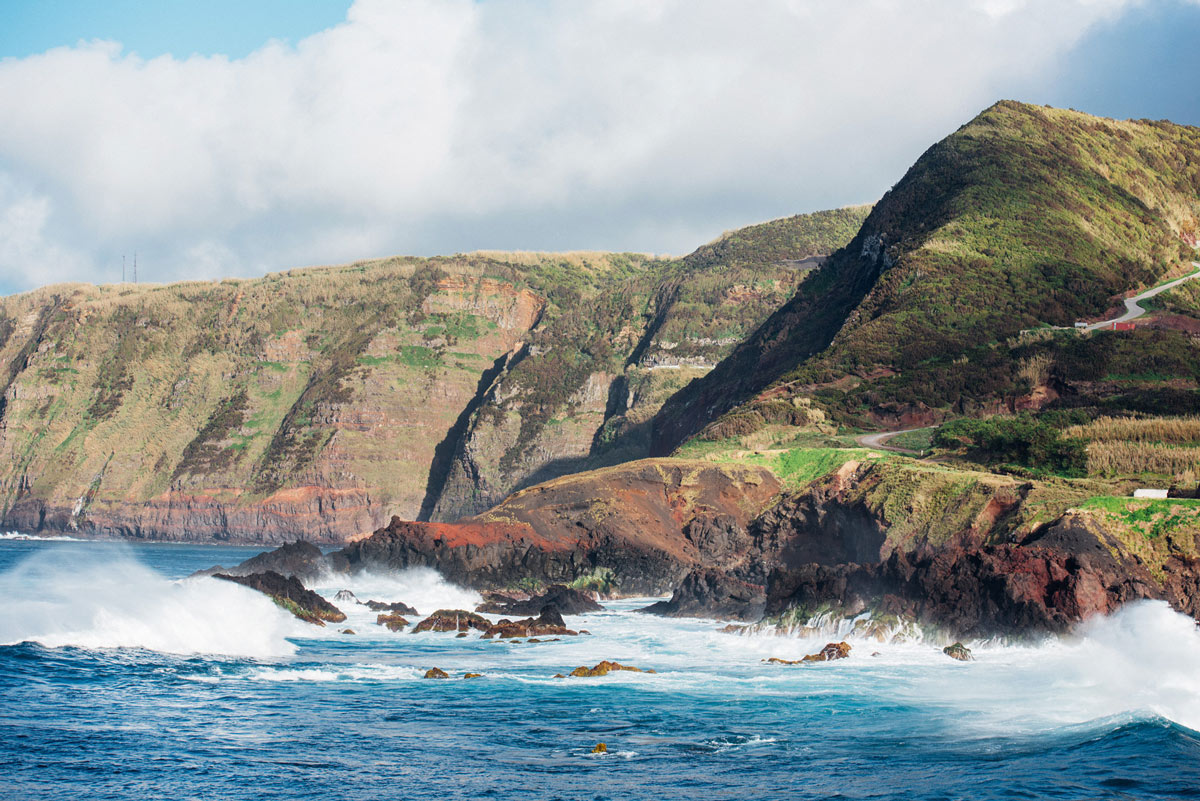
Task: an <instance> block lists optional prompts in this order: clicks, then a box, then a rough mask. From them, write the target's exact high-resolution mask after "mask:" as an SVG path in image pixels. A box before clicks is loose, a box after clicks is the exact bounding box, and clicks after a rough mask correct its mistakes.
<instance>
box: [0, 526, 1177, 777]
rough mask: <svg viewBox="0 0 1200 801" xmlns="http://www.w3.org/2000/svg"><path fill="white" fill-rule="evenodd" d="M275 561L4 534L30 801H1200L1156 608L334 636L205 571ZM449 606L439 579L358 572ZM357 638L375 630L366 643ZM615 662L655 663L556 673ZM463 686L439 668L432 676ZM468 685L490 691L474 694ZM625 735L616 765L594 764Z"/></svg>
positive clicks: (224, 552) (397, 591) (21, 772)
mask: <svg viewBox="0 0 1200 801" xmlns="http://www.w3.org/2000/svg"><path fill="white" fill-rule="evenodd" d="M253 552H254V551H253V550H245V549H233V548H218V547H198V546H179V545H139V546H117V545H112V544H103V543H77V542H25V541H13V540H2V541H0V600H2V601H3V606H2V607H0V609H3V614H2V616H0V643H4V644H3V645H0V693H2V697H3V699H4V704H3V707H2V708H0V797H2V798H5V799H9V798H11V799H43V798H44V799H51V798H53V799H71V798H80V799H84V798H86V799H145V798H172V799H175V798H203V799H226V798H229V799H285V798H286V799H293V798H296V799H307V798H321V799H324V798H329V799H397V798H399V799H424V798H431V799H432V798H437V799H445V798H514V799H517V798H519V799H554V798H563V799H607V798H613V799H617V798H621V799H624V798H632V799H722V798H738V799H745V798H779V797H783V798H847V799H909V798H915V799H955V798H969V799H999V798H1080V799H1083V798H1185V797H1196V796H1198V795H1200V735H1198V734H1197V731H1196V729H1197V728H1198V727H1200V636H1198V635H1197V632H1196V627H1195V625H1194V624H1193V623H1192V622H1191V621H1190V620H1188V619H1186V618H1183V617H1181V616H1179V615H1176V614H1174V613H1172V612H1171V611H1170V610H1169V609H1167V608H1166V607H1165V606H1163V605H1161V604H1155V603H1143V604H1139V605H1137V606H1134V607H1130V608H1127V609H1126V610H1123V611H1122V612H1121V613H1119V614H1117V615H1115V616H1114V617H1113V618H1111V619H1108V620H1100V621H1093V622H1092V623H1091V624H1089V625H1088V626H1087V627H1085V629H1084V630H1083V631H1081V632H1080V634H1079V636H1077V637H1073V638H1069V639H1065V640H1061V641H1050V642H1045V643H1042V644H1040V645H1037V646H1028V647H1004V646H999V645H991V646H989V645H987V644H976V646H977V647H976V656H977V661H975V662H973V663H968V664H963V663H958V662H954V661H952V660H950V659H948V658H946V657H945V656H943V655H942V654H941V653H940V650H939V649H938V648H937V647H936V645H937V644H934V643H878V642H853V643H852V644H853V646H854V650H853V652H852V655H851V658H850V659H847V660H844V661H841V662H834V663H828V664H822V665H814V666H805V667H779V666H771V665H766V664H764V663H763V662H762V661H761V660H762V659H763V658H765V657H768V656H778V657H782V658H797V657H798V656H802V655H803V654H805V653H810V652H812V651H814V650H816V649H817V648H819V647H820V646H821V645H823V644H824V641H825V639H827V638H818V639H813V640H801V639H796V638H791V637H775V636H768V635H760V636H750V637H747V636H738V635H732V634H727V633H722V632H720V631H718V630H717V629H718V628H719V626H718V625H717V624H715V623H713V622H712V621H671V620H663V619H658V618H652V617H647V616H643V615H638V614H635V613H633V612H632V611H630V610H631V609H633V608H635V607H636V606H638V605H639V603H644V602H637V601H629V602H621V603H614V604H611V605H610V608H609V610H608V611H606V612H603V613H597V614H594V615H588V616H583V617H572V618H568V624H569V625H572V626H577V627H581V628H586V629H588V630H590V631H591V632H592V635H593V636H591V637H586V636H583V637H579V638H573V639H564V640H562V641H559V642H545V643H537V644H529V643H520V644H511V643H507V642H492V641H482V640H479V639H478V638H477V637H475V636H472V637H469V638H466V639H458V638H455V637H454V635H452V634H419V635H413V634H406V633H397V634H392V633H390V632H387V631H385V630H383V629H380V628H379V627H378V626H375V625H374V623H373V618H374V616H373V614H371V613H369V612H367V611H366V609H365V607H350V608H347V606H348V605H347V604H342V605H341V606H342V608H343V610H344V611H346V612H348V613H349V614H350V620H349V621H348V622H347V623H346V624H344V625H339V626H336V627H330V628H327V629H316V628H314V627H309V626H306V625H305V624H301V623H299V622H297V621H294V620H293V619H292V618H290V616H288V615H286V614H285V613H283V612H281V611H280V610H278V609H277V608H276V607H274V606H273V605H272V604H271V603H270V602H269V601H267V600H266V599H265V598H263V597H262V596H261V595H258V594H256V593H253V592H251V591H249V590H245V589H244V588H242V587H239V586H236V585H232V584H229V583H227V582H219V581H216V580H214V579H200V580H189V581H179V579H182V578H183V577H184V576H186V575H188V574H189V573H191V572H192V571H194V570H196V569H197V568H200V567H207V566H210V565H212V564H215V563H221V564H226V565H229V564H233V563H236V562H238V561H241V560H242V559H244V558H246V556H247V555H249V554H251V553H253ZM343 587H348V588H349V589H352V590H354V592H355V593H356V594H357V595H358V597H359V598H361V599H363V600H365V599H367V598H372V597H373V598H377V599H380V600H403V601H406V602H407V603H410V604H412V605H414V606H416V607H417V609H418V610H419V611H421V612H422V613H427V612H430V611H433V609H434V608H437V607H439V606H448V607H449V606H458V607H463V606H467V605H469V604H470V603H472V602H473V601H474V598H473V594H472V593H470V592H468V591H464V590H461V589H457V588H454V587H450V586H448V585H446V584H445V583H444V582H442V581H441V580H440V579H439V578H438V577H437V576H436V575H435V574H431V573H427V572H425V573H422V572H411V573H406V574H401V575H394V576H380V577H367V578H358V579H355V580H354V581H351V582H349V583H347V582H345V581H338V582H335V583H333V584H331V585H330V586H327V587H319V590H320V591H321V592H322V593H323V594H326V595H328V596H330V597H332V595H333V593H334V592H336V591H337V590H338V589H341V588H343ZM346 626H349V627H350V628H353V629H354V630H355V631H357V632H358V633H357V634H355V635H344V634H340V633H338V629H340V628H344V627H346ZM601 659H613V660H616V661H620V662H622V663H627V664H633V665H638V666H641V667H645V668H653V669H655V670H657V671H658V672H657V673H655V674H635V673H620V674H611V675H609V676H607V677H603V678H595V679H567V680H563V679H553V678H551V676H552V675H553V674H554V673H558V672H563V673H565V672H568V671H569V670H570V669H571V668H573V667H575V666H577V665H583V664H587V665H592V664H595V663H596V662H598V661H600V660H601ZM433 666H437V667H441V668H443V669H445V670H446V671H448V672H449V673H450V674H451V675H452V676H453V677H454V678H452V679H450V680H442V681H431V680H424V679H422V678H421V676H422V674H423V673H424V671H425V670H426V669H427V668H429V667H433ZM465 671H473V672H479V673H483V674H484V678H482V679H475V680H470V681H468V680H464V679H462V678H460V677H461V675H462V673H463V672H465ZM599 742H604V743H605V744H606V745H607V747H608V753H607V754H606V755H600V756H597V755H593V754H591V753H590V752H591V749H592V748H593V746H595V745H596V743H599Z"/></svg>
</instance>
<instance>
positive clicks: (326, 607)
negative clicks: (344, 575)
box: [213, 570, 346, 626]
mask: <svg viewBox="0 0 1200 801" xmlns="http://www.w3.org/2000/svg"><path fill="white" fill-rule="evenodd" d="M213 578H219V579H224V580H225V581H232V582H234V583H235V584H241V585H242V586H244V587H249V588H250V589H252V590H258V591H259V592H261V593H263V594H264V595H268V596H270V598H271V600H272V601H274V602H275V603H276V604H278V605H279V606H281V607H283V608H284V609H286V610H288V611H289V612H291V613H292V614H293V615H295V616H296V617H298V618H300V619H301V620H303V621H305V622H306V623H315V624H316V625H318V626H324V625H325V622H326V621H329V622H330V623H341V622H342V621H343V620H345V619H346V616H345V615H344V614H343V613H342V611H341V610H340V609H338V608H337V607H336V606H334V605H333V604H331V603H329V601H326V600H325V599H324V598H322V597H321V596H320V595H317V594H316V593H315V592H313V591H312V590H306V589H305V588H304V585H303V584H301V583H300V582H299V581H298V580H297V579H296V578H295V577H294V576H282V575H280V574H279V573H276V572H274V571H271V570H268V571H266V572H265V573H252V574H250V575H246V576H230V575H226V574H224V573H217V574H216V575H215V576H213Z"/></svg>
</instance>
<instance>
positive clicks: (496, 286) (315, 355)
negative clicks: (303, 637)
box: [0, 210, 865, 522]
mask: <svg viewBox="0 0 1200 801" xmlns="http://www.w3.org/2000/svg"><path fill="white" fill-rule="evenodd" d="M864 215H865V210H848V211H844V212H843V211H837V212H829V213H825V214H823V215H816V216H815V217H812V218H810V217H807V216H802V217H799V218H793V219H792V220H790V221H789V220H784V221H776V222H773V223H768V224H765V225H764V226H759V228H761V229H763V230H764V231H768V232H770V234H771V235H770V237H768V239H769V240H770V241H769V243H768V244H767V245H764V246H762V247H760V248H759V249H758V250H757V251H755V249H754V246H753V244H752V243H753V242H755V241H756V237H755V235H754V234H753V233H746V232H735V233H734V234H732V235H728V236H726V237H724V238H722V240H719V241H718V243H716V245H721V243H722V242H733V243H735V244H736V247H733V248H732V251H733V252H735V253H736V254H737V256H738V258H737V260H736V263H730V262H732V261H733V260H729V259H727V260H724V261H722V260H721V259H716V258H714V259H709V260H707V261H704V262H702V263H697V260H695V259H693V260H692V261H691V262H688V261H687V260H679V261H665V260H655V259H652V258H648V257H645V256H640V255H636V254H604V253H567V254H519V253H518V254H493V253H477V254H467V255H462V256H455V257H445V258H434V259H405V258H396V259H386V260H379V261H370V262H362V263H358V264H354V265H349V266H345V267H336V268H315V269H306V270H293V271H290V272H287V273H280V274H275V275H271V276H267V277H265V278H263V279H255V280H245V281H242V280H228V281H222V282H189V283H181V284H174V285H169V286H137V287H135V286H131V285H123V286H104V287H95V286H90V285H66V286H57V287H48V288H45V289H41V290H38V291H36V292H33V293H28V294H25V295H19V296H13V297H10V298H4V299H2V300H0V381H3V382H4V385H5V386H4V389H5V390H6V391H7V393H6V394H7V396H8V397H9V400H8V401H6V402H4V404H3V406H2V407H0V415H2V419H3V423H4V427H3V432H2V433H0V452H3V453H4V454H5V456H6V457H7V458H6V460H5V464H4V467H3V468H0V499H2V501H3V507H4V509H5V511H6V512H7V510H9V509H11V508H12V507H13V505H14V504H15V503H17V502H18V501H22V500H24V501H26V502H29V501H33V500H40V501H43V502H45V503H47V504H48V505H50V506H52V507H56V508H58V509H60V510H61V509H65V510H71V509H72V508H73V507H75V505H76V504H77V502H80V501H81V499H82V502H81V504H80V512H81V516H80V520H84V519H86V518H87V516H88V513H89V512H93V513H95V512H97V511H98V510H100V509H101V508H107V509H108V510H110V511H112V510H115V513H116V514H117V515H118V516H119V514H120V513H121V510H122V509H123V508H125V509H130V510H133V509H135V508H136V506H137V504H138V503H139V502H142V501H145V500H147V499H151V498H154V497H157V496H161V495H162V493H164V492H166V491H168V490H171V491H175V492H177V493H180V494H183V495H196V494H205V495H208V496H212V497H215V498H217V499H218V501H220V502H222V503H227V504H245V503H247V502H257V501H261V500H263V499H265V498H268V497H270V496H272V494H273V493H276V492H278V491H280V490H283V491H288V490H291V489H294V488H303V487H310V486H312V487H319V488H323V489H331V490H335V491H339V492H341V491H344V492H350V493H357V495H356V496H355V497H354V498H350V499H348V500H345V501H341V502H339V503H342V504H343V505H346V506H353V505H354V504H360V505H361V504H362V503H366V502H367V500H366V499H368V498H369V503H370V504H371V505H372V508H373V511H372V515H373V516H374V517H375V518H378V519H379V521H380V522H381V521H384V520H386V516H387V515H390V514H392V513H397V514H401V515H403V516H406V517H416V516H417V515H418V512H419V510H420V508H421V505H422V503H423V502H426V501H427V498H428V494H429V491H430V486H431V482H430V469H431V465H432V464H434V463H435V461H436V459H437V455H438V451H437V450H436V449H437V447H438V446H439V444H444V441H445V440H446V439H447V438H448V435H449V434H450V433H452V431H453V428H452V427H453V426H454V425H455V422H456V419H457V418H458V417H459V416H460V415H461V414H462V412H463V410H464V409H465V408H467V407H468V404H470V403H471V402H472V401H473V400H476V399H477V392H478V390H479V387H480V383H481V379H482V378H483V377H484V376H485V374H486V373H487V371H489V370H491V369H492V368H493V366H494V364H496V362H497V360H498V359H501V358H502V357H503V356H504V355H505V354H506V353H510V352H513V350H514V348H515V347H517V346H518V345H519V344H520V343H528V344H530V345H531V347H530V348H529V349H528V351H527V352H528V354H529V355H527V356H526V357H525V358H524V359H523V360H522V361H520V362H519V364H518V365H517V366H516V368H515V369H513V370H512V371H511V372H510V373H508V374H507V375H505V376H504V381H503V382H502V384H503V386H502V391H501V392H499V393H497V394H496V395H495V396H493V397H491V398H490V399H489V402H488V403H485V404H484V408H485V409H486V410H487V413H489V414H491V415H493V416H501V417H507V416H510V415H512V416H516V415H518V414H519V416H520V418H521V419H520V420H518V422H517V426H516V428H515V433H516V434H517V436H514V441H513V442H511V443H506V447H505V449H502V450H501V451H500V452H499V454H498V455H497V460H498V459H501V458H504V457H505V456H506V455H507V454H508V452H510V451H511V452H512V453H513V454H514V456H512V457H510V458H511V459H512V461H513V464H514V465H515V466H516V468H517V471H518V473H519V472H520V471H534V470H537V469H538V468H539V467H540V466H541V465H540V463H539V462H538V461H537V459H538V458H543V459H544V458H545V454H539V453H534V454H533V455H532V457H523V456H522V454H523V451H522V447H518V446H523V447H525V449H526V450H528V449H529V447H530V446H532V445H534V444H536V443H537V441H538V440H539V435H540V434H541V432H542V431H543V430H544V429H547V428H557V429H558V430H567V429H571V428H574V429H578V432H579V438H580V439H582V441H583V442H584V443H585V445H586V444H590V443H591V441H592V439H593V437H594V435H595V432H596V429H597V428H599V427H600V426H601V425H602V424H603V422H604V417H605V415H604V404H603V403H601V413H600V415H599V416H598V417H597V416H596V415H590V416H589V414H590V413H589V411H588V410H587V409H584V408H582V407H581V405H580V404H579V403H578V402H577V401H576V399H575V396H576V395H577V393H578V391H579V389H580V387H581V386H582V385H584V384H585V383H586V381H587V379H588V377H589V376H590V375H592V374H593V373H596V372H604V371H608V372H610V373H614V374H615V373H620V372H621V371H622V370H624V369H625V365H626V362H627V361H628V360H629V358H630V355H631V354H632V353H633V352H634V351H635V350H636V349H637V348H638V346H639V344H640V343H642V341H643V339H646V340H647V342H648V344H647V345H646V347H644V348H643V349H642V352H643V353H652V352H654V350H655V348H656V347H657V345H658V344H660V343H661V342H665V341H666V340H660V341H654V340H653V337H647V332H648V331H649V329H650V327H651V325H652V324H657V325H658V326H659V329H663V328H666V329H669V333H668V335H669V336H671V337H673V338H675V339H676V340H678V341H680V342H693V343H699V344H697V349H696V355H698V356H699V357H700V358H704V359H708V360H710V361H716V360H717V359H718V358H719V357H720V356H721V355H723V353H724V352H725V351H726V350H728V348H729V347H731V343H728V342H726V343H725V344H719V342H718V340H720V339H721V338H722V337H724V338H726V339H727V338H730V337H738V336H741V335H743V334H744V333H745V332H746V331H748V330H750V329H752V328H753V327H754V326H755V325H757V323H758V322H760V321H761V319H762V318H763V317H765V316H766V315H767V314H769V313H770V312H771V311H772V310H773V309H774V308H775V307H777V306H778V305H779V304H780V303H782V302H784V301H785V300H786V298H787V297H788V296H789V295H790V293H791V291H792V289H793V288H794V284H795V281H796V280H798V278H797V276H798V275H800V274H802V271H798V270H797V268H795V267H793V266H788V265H782V264H777V263H776V262H777V261H779V259H781V258H784V257H788V258H791V257H799V256H805V255H808V254H809V253H812V252H814V250H815V251H820V250H822V249H824V250H832V249H834V248H835V247H836V246H837V244H838V243H839V242H840V241H844V237H845V236H846V235H847V234H846V233H845V232H846V231H849V230H852V229H853V228H854V227H856V226H857V224H858V222H859V221H860V220H861V219H862V217H863V216H864ZM814 219H815V220H817V221H818V222H817V224H816V225H815V229H814V230H807V229H806V226H809V227H812V226H813V223H812V220H814ZM722 247H725V246H722ZM755 252H758V253H759V254H760V256H761V258H760V260H759V261H757V262H755V261H753V258H750V257H749V256H748V254H753V253H755ZM668 309H669V310H670V311H667V310H668ZM535 326H536V328H534V329H533V330H531V327H535ZM656 330H658V329H656ZM706 338H707V339H712V340H713V343H711V344H707V345H706V344H703V343H704V341H705V340H706ZM652 372H657V371H646V373H647V375H642V376H635V377H634V378H635V379H636V381H637V382H639V384H638V386H639V387H640V394H639V398H640V402H642V403H643V404H644V405H645V406H646V407H647V408H648V409H649V411H646V412H644V414H645V415H646V416H648V415H649V414H652V412H653V410H654V409H656V408H657V405H658V403H661V401H662V400H663V399H664V398H665V397H666V395H667V394H669V393H670V391H673V387H672V384H671V381H670V380H665V381H657V380H655V377H654V376H653V375H650V373H652ZM667 372H671V373H673V374H674V375H672V376H671V378H678V374H679V373H680V371H667ZM664 378H666V376H664ZM442 450H443V451H444V450H445V449H444V448H443V449H442ZM585 452H586V447H585ZM521 477H522V476H521V475H518V476H517V477H516V479H514V480H520V478H521ZM93 516H94V517H95V516H96V515H95V514H93Z"/></svg>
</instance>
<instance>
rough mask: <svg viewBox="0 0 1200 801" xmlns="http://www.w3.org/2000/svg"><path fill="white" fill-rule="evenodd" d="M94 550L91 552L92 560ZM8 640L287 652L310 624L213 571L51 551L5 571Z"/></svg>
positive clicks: (2, 632) (1, 634)
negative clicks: (209, 574) (201, 574)
mask: <svg viewBox="0 0 1200 801" xmlns="http://www.w3.org/2000/svg"><path fill="white" fill-rule="evenodd" d="M89 557H90V558H89ZM0 601H2V602H3V605H4V609H5V614H4V615H3V616H2V617H0V644H6V645H10V644H15V643H20V642H36V643H39V644H41V645H44V646H47V647H60V646H77V647H80V648H145V649H149V650H153V651H162V652H165V653H174V654H221V655H229V656H249V657H278V656H286V655H288V654H291V653H293V652H294V651H295V646H294V645H292V644H291V643H290V642H288V640H287V639H286V638H287V637H288V636H294V635H301V634H303V627H304V625H305V624H302V623H300V622H299V621H296V620H295V619H294V618H292V617H291V616H290V615H289V614H287V613H286V612H284V611H283V610H281V609H279V608H278V607H277V606H275V604H274V603H272V602H271V601H270V599H268V598H267V597H266V596H264V595H261V594H260V593H257V592H254V591H253V590H248V589H246V588H244V587H240V586H238V585H236V584H231V583H229V582H225V581H220V580H218V579H212V578H196V579H184V580H179V581H172V580H169V579H167V578H164V577H163V576H162V575H160V574H158V573H156V572H155V571H153V570H151V569H150V568H148V567H146V566H145V565H143V564H141V563H140V562H138V561H137V560H136V559H135V558H133V557H132V556H131V555H130V553H129V552H128V551H123V550H121V551H112V550H107V551H106V552H105V553H104V554H103V556H101V557H100V558H99V559H97V558H96V556H95V554H85V553H82V552H78V551H71V552H63V551H48V552H43V553H38V554H35V555H33V556H30V557H28V558H26V559H25V560H24V561H22V562H20V563H19V564H17V565H15V566H14V567H12V568H11V569H9V570H8V571H6V572H5V573H3V574H0Z"/></svg>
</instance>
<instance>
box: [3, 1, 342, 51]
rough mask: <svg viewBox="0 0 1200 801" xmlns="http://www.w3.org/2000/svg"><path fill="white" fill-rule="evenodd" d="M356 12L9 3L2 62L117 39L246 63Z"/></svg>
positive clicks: (324, 4)
mask: <svg viewBox="0 0 1200 801" xmlns="http://www.w3.org/2000/svg"><path fill="white" fill-rule="evenodd" d="M349 7H350V3H349V2H343V1H342V0H252V1H251V2H245V0H243V1H242V2H235V0H204V2H180V0H36V2H31V1H30V0H6V2H5V3H4V24H3V25H0V57H5V56H16V57H18V58H19V57H24V56H29V55H33V54H35V53H42V52H45V51H46V50H49V49H51V48H53V47H61V46H64V45H68V46H69V45H74V44H76V43H77V42H79V41H80V40H88V39H112V40H115V41H119V42H121V43H122V44H123V45H124V46H125V47H126V49H128V50H132V51H134V52H137V53H139V54H140V55H142V56H145V57H147V58H151V57H154V56H160V55H163V54H165V53H169V54H171V55H175V56H179V57H187V56H189V55H191V54H193V53H201V54H204V55H213V54H217V53H220V54H224V55H227V56H230V57H233V58H240V57H242V56H245V55H247V54H249V53H250V52H252V51H254V50H256V49H258V48H259V47H261V46H262V45H263V43H264V42H266V41H267V40H268V39H282V40H285V41H289V42H292V43H295V42H297V41H299V40H300V39H303V38H304V37H305V36H308V35H309V34H313V33H316V32H317V31H320V30H323V29H325V28H329V27H332V26H333V25H336V24H338V23H339V22H341V21H342V20H344V19H345V18H346V9H348V8H349Z"/></svg>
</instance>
